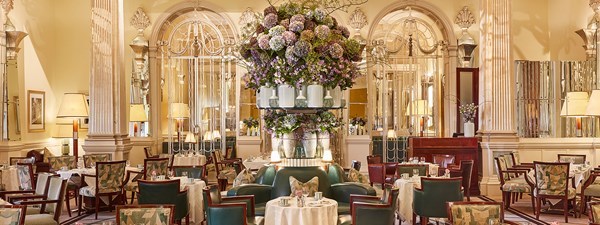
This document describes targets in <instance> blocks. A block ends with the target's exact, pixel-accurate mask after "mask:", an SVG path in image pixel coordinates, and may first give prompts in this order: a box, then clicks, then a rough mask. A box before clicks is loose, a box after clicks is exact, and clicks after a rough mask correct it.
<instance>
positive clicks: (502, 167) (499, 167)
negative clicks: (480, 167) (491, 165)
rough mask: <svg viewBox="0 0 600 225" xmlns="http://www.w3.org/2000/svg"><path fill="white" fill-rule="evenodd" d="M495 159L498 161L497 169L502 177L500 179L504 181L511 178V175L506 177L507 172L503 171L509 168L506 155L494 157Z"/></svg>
mask: <svg viewBox="0 0 600 225" xmlns="http://www.w3.org/2000/svg"><path fill="white" fill-rule="evenodd" d="M494 160H495V161H496V171H497V172H498V178H500V181H502V182H504V181H507V180H510V176H506V177H505V174H504V173H503V171H506V170H507V169H508V168H506V160H505V159H504V157H494Z"/></svg>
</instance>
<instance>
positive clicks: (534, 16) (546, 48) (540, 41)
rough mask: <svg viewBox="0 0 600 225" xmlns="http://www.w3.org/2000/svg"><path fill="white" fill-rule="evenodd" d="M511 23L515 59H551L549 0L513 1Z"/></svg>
mask: <svg viewBox="0 0 600 225" xmlns="http://www.w3.org/2000/svg"><path fill="white" fill-rule="evenodd" d="M531 9H537V10H531ZM511 25H512V35H513V36H512V37H513V40H512V42H513V59H514V60H521V59H526V60H549V59H550V45H549V35H550V34H549V32H548V26H549V24H548V1H547V0H529V1H512V24H511Z"/></svg>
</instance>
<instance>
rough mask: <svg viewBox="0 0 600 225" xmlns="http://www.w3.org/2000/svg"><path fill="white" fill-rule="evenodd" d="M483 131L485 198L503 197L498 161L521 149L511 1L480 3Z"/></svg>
mask: <svg viewBox="0 0 600 225" xmlns="http://www.w3.org/2000/svg"><path fill="white" fill-rule="evenodd" d="M479 3H480V4H479V6H480V12H479V13H480V17H481V18H480V20H481V21H480V23H479V28H480V38H479V40H480V42H481V44H480V45H479V46H480V47H479V59H480V60H479V68H480V69H479V71H480V75H479V76H480V78H479V90H480V91H479V99H480V105H481V106H480V107H479V118H480V121H479V124H480V125H479V131H478V134H479V135H480V136H481V148H482V162H483V178H482V181H481V189H482V194H486V195H497V194H500V192H499V187H498V185H499V184H500V182H499V181H498V177H497V175H496V172H495V166H494V164H495V161H494V157H495V156H497V155H501V154H507V153H510V152H511V151H514V150H516V149H517V146H518V140H519V139H518V137H517V135H516V129H515V123H514V117H515V115H514V110H513V109H514V91H515V90H514V83H515V82H514V78H513V75H512V73H513V60H512V54H511V30H510V25H511V20H510V17H511V13H510V11H511V0H480V1H479Z"/></svg>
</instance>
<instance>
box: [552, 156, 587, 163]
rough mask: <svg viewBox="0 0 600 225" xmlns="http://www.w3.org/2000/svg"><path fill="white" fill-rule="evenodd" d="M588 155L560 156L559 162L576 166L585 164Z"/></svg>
mask: <svg viewBox="0 0 600 225" xmlns="http://www.w3.org/2000/svg"><path fill="white" fill-rule="evenodd" d="M585 157H586V155H577V154H558V161H559V162H567V163H574V164H584V163H585Z"/></svg>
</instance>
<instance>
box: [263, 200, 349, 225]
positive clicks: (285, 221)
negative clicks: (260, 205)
mask: <svg viewBox="0 0 600 225" xmlns="http://www.w3.org/2000/svg"><path fill="white" fill-rule="evenodd" d="M280 199H281V197H279V198H276V199H273V200H271V201H269V202H267V206H266V209H265V225H313V224H320V225H336V224H337V217H338V214H337V205H338V204H337V202H336V201H334V200H331V199H327V198H323V199H322V200H321V204H318V202H316V201H314V200H313V198H312V197H308V198H307V201H306V205H305V206H304V207H298V205H297V202H296V198H295V197H294V198H291V199H290V201H289V206H280V205H279V201H280Z"/></svg>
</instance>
